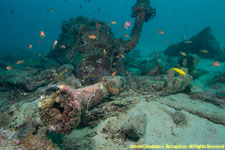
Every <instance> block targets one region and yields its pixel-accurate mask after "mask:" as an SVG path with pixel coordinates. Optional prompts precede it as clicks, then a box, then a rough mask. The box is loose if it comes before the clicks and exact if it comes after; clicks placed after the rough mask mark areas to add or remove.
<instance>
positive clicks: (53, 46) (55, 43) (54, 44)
mask: <svg viewBox="0 0 225 150" xmlns="http://www.w3.org/2000/svg"><path fill="white" fill-rule="evenodd" d="M57 43H58V41H57V40H55V41H54V43H53V45H52V49H53V50H54V49H55V46H56V45H57Z"/></svg>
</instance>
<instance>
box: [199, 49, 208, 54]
mask: <svg viewBox="0 0 225 150" xmlns="http://www.w3.org/2000/svg"><path fill="white" fill-rule="evenodd" d="M200 52H202V53H205V54H206V53H208V52H209V51H208V50H207V49H201V50H200Z"/></svg>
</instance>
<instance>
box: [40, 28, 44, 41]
mask: <svg viewBox="0 0 225 150" xmlns="http://www.w3.org/2000/svg"><path fill="white" fill-rule="evenodd" d="M40 38H42V39H43V38H45V33H44V32H43V31H42V30H41V31H40Z"/></svg>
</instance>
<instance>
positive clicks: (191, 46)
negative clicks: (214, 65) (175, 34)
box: [165, 27, 225, 61]
mask: <svg viewBox="0 0 225 150" xmlns="http://www.w3.org/2000/svg"><path fill="white" fill-rule="evenodd" d="M201 50H208V53H204V52H201ZM180 51H182V52H185V53H187V54H188V53H195V54H197V55H199V56H200V57H201V58H206V59H216V60H219V61H225V54H224V52H223V51H222V49H221V48H220V44H219V42H218V41H217V40H216V38H215V37H214V35H213V34H212V31H211V28H210V27H206V28H204V29H203V30H202V31H201V32H199V33H198V34H197V35H196V36H193V37H191V38H190V39H189V40H188V42H186V41H181V42H178V43H177V44H173V45H170V46H169V47H168V48H167V49H166V50H165V54H166V55H168V56H179V55H180V53H179V52H180Z"/></svg>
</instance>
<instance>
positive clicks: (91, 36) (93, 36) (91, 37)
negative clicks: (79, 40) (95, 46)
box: [88, 35, 96, 40]
mask: <svg viewBox="0 0 225 150" xmlns="http://www.w3.org/2000/svg"><path fill="white" fill-rule="evenodd" d="M88 38H89V39H92V40H94V39H96V36H95V35H89V36H88Z"/></svg>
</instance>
